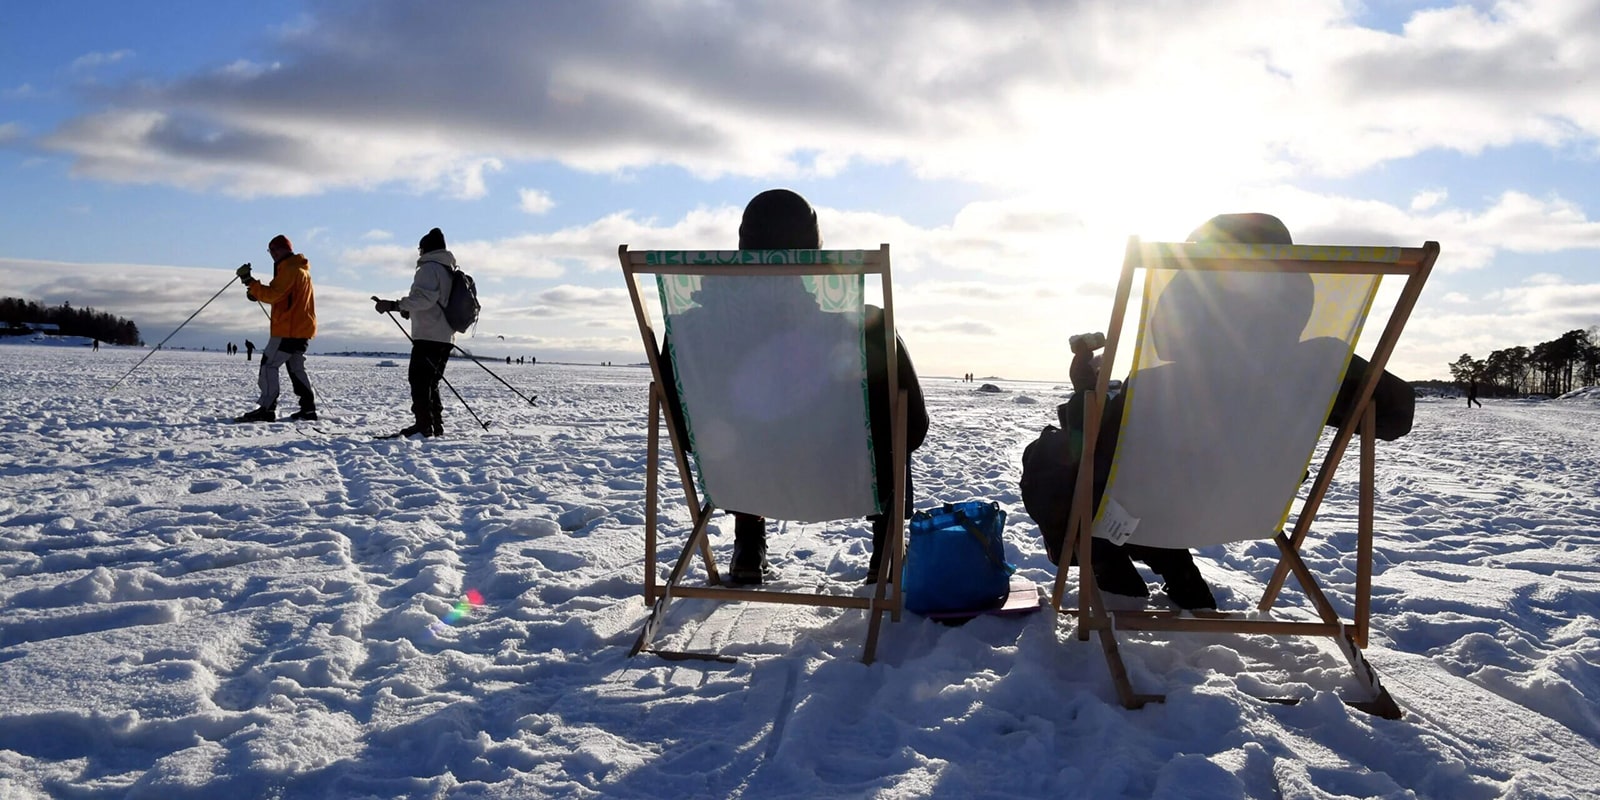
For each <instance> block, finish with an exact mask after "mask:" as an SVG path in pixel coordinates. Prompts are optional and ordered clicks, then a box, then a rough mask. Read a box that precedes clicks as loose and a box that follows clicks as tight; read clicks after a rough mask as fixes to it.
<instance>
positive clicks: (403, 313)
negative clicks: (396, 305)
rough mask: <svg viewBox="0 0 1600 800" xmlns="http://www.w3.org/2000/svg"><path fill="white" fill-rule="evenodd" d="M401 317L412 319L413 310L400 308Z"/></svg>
mask: <svg viewBox="0 0 1600 800" xmlns="http://www.w3.org/2000/svg"><path fill="white" fill-rule="evenodd" d="M400 318H401V319H411V312H410V311H407V310H405V309H403V308H402V309H400Z"/></svg>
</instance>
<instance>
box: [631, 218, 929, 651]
mask: <svg viewBox="0 0 1600 800" xmlns="http://www.w3.org/2000/svg"><path fill="white" fill-rule="evenodd" d="M742 252H745V251H738V250H722V251H650V250H629V249H628V246H627V245H625V244H624V245H621V246H620V247H618V248H617V257H618V259H619V260H620V261H621V262H622V274H623V277H624V279H625V280H626V281H627V284H628V294H629V296H630V297H631V298H632V300H633V312H634V316H635V318H636V319H637V320H638V323H639V334H640V336H641V337H642V339H643V341H644V349H645V355H646V357H647V359H648V360H649V363H650V375H651V383H650V396H649V401H648V403H649V416H648V421H647V425H648V429H649V432H648V438H647V445H646V447H647V450H646V456H645V458H646V467H645V515H644V516H645V523H644V538H645V542H644V546H645V564H644V601H645V603H646V604H648V605H650V614H649V616H648V617H647V618H646V620H645V623H644V627H643V630H641V631H640V633H639V637H638V639H637V640H636V641H635V642H634V644H633V648H632V649H631V650H630V651H629V653H628V654H629V655H630V656H633V655H637V654H638V653H641V652H650V653H654V654H656V655H658V656H661V657H663V658H669V659H707V660H716V661H734V660H735V659H733V658H731V657H728V656H723V655H718V654H714V653H688V652H677V651H664V650H658V649H653V648H652V647H651V640H652V639H653V638H654V637H655V635H656V634H657V632H658V631H659V628H660V626H661V625H662V623H663V622H664V621H665V618H666V614H667V609H668V606H669V604H670V603H671V601H672V600H674V599H676V598H680V597H699V598H705V599H710V600H715V601H718V602H733V601H743V602H758V603H780V604H792V605H810V606H822V607H832V608H859V609H863V610H865V611H866V612H867V616H868V626H867V639H866V644H865V647H864V649H863V653H862V659H861V660H862V661H863V662H865V663H868V664H870V663H872V661H873V659H874V658H875V657H876V651H877V645H878V636H879V630H880V627H881V623H882V620H883V615H884V614H886V613H887V614H889V616H890V619H891V620H893V621H897V622H898V621H899V619H900V614H901V611H902V610H903V608H904V600H903V598H902V594H901V587H900V568H901V565H902V564H903V563H904V560H905V523H906V520H905V501H904V499H903V498H904V497H905V492H906V480H905V476H906V447H905V445H906V413H907V396H906V392H905V391H904V390H902V389H901V388H900V386H899V377H898V376H899V370H898V369H895V367H894V365H895V364H896V363H897V357H898V353H897V351H896V341H895V335H894V332H895V327H894V294H893V291H892V288H891V284H892V280H891V274H890V268H889V245H887V244H884V245H880V246H879V248H878V249H877V250H865V251H843V252H846V253H848V254H849V257H848V258H843V259H838V260H840V261H848V262H851V263H847V264H840V263H822V262H823V261H824V259H823V258H820V257H819V258H817V259H815V260H814V261H813V263H788V264H760V263H753V262H751V261H748V260H746V259H744V258H743V257H742V256H741V253H742ZM795 252H803V251H795ZM816 252H818V253H825V252H828V251H816ZM835 252H839V251H835ZM665 253H671V254H673V255H674V256H675V255H679V254H682V255H687V256H691V258H687V259H678V258H672V257H660V256H658V254H665ZM685 261H692V262H693V263H684V262H685ZM666 262H673V263H666ZM641 275H759V276H767V275H877V276H880V278H881V281H882V291H883V322H884V326H883V328H884V339H885V342H884V347H885V353H887V355H888V361H887V363H888V365H889V370H888V391H889V396H890V397H891V398H893V399H894V402H893V403H891V404H890V425H891V426H892V431H891V433H892V438H891V442H892V446H893V449H894V459H893V461H894V465H893V470H894V472H893V475H892V479H893V481H894V490H895V491H894V498H895V499H894V502H892V503H890V505H892V506H893V508H890V509H885V510H884V513H886V514H888V515H889V516H890V527H889V535H888V537H887V538H886V540H885V542H884V547H885V548H886V549H885V552H884V553H883V556H882V561H881V564H880V565H879V572H878V575H879V576H880V577H879V580H878V582H877V584H876V586H875V587H874V591H873V593H872V595H871V596H869V597H858V596H853V595H838V594H827V593H820V592H785V591H780V590H774V589H754V588H738V587H730V586H723V585H721V584H722V579H721V574H720V573H719V572H718V570H717V564H716V559H715V558H713V556H712V553H711V545H710V542H709V539H708V536H707V533H706V528H707V524H708V523H709V522H710V520H711V516H712V513H713V512H714V511H716V508H715V507H713V506H712V505H711V503H710V502H709V501H706V502H702V501H701V500H700V499H699V493H698V492H697V491H696V489H695V482H694V477H693V476H694V472H693V470H691V469H690V465H689V454H688V451H687V450H686V445H687V443H688V441H689V440H688V434H687V432H685V431H682V430H679V429H678V426H677V424H676V423H675V422H674V420H673V419H672V415H671V414H670V413H665V412H666V408H667V406H666V396H665V394H664V393H663V391H664V390H663V389H662V387H663V386H667V385H671V381H672V376H670V375H663V374H662V372H661V369H662V363H661V357H660V353H661V342H660V341H659V340H658V338H657V336H656V333H655V329H654V327H653V326H652V325H651V322H650V315H649V314H648V313H647V311H646V308H645V305H644V300H643V299H642V297H641V296H640V292H639V281H638V277H639V276H641ZM663 426H664V427H665V428H666V429H667V438H668V441H669V443H670V444H671V447H672V453H673V457H674V460H675V463H676V464H677V468H678V475H679V479H680V482H681V483H682V486H683V493H684V501H685V503H686V504H687V505H688V508H689V518H690V521H691V526H690V530H689V533H688V536H687V538H686V540H685V541H684V545H683V550H682V552H681V553H680V554H679V556H678V559H677V561H676V562H675V563H674V564H673V566H672V569H671V571H670V572H669V573H668V575H667V577H666V580H665V581H661V580H660V576H659V574H658V573H659V567H658V566H657V550H658V547H659V536H660V514H659V506H660V488H661V470H660V460H661V428H662V427H663ZM878 477H879V480H883V479H884V476H881V475H880V476H878ZM696 553H698V554H699V556H700V559H701V561H702V562H703V563H704V565H705V570H706V584H705V585H700V586H697V585H688V584H686V583H684V579H685V577H686V576H687V574H688V571H689V567H690V564H691V562H692V561H693V556H694V554H696Z"/></svg>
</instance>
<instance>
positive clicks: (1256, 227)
mask: <svg viewBox="0 0 1600 800" xmlns="http://www.w3.org/2000/svg"><path fill="white" fill-rule="evenodd" d="M1189 241H1191V242H1232V243H1236V244H1294V237H1292V236H1290V235H1289V226H1287V225H1284V224H1283V220H1281V219H1278V218H1277V217H1274V216H1272V215H1271V214H1218V215H1216V216H1214V217H1212V218H1211V219H1208V220H1206V223H1205V224H1204V225H1201V226H1200V227H1198V228H1195V229H1194V232H1193V233H1191V234H1189Z"/></svg>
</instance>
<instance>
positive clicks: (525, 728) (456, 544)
mask: <svg viewBox="0 0 1600 800" xmlns="http://www.w3.org/2000/svg"><path fill="white" fill-rule="evenodd" d="M146 352H147V351H143V350H134V349H123V348H112V347H102V349H101V351H100V352H98V353H92V352H89V351H88V350H87V349H86V348H71V349H69V348H40V347H28V346H21V345H0V485H3V490H0V797H3V798H32V797H70V798H100V797H104V798H113V797H115V798H121V797H135V798H142V797H148V798H217V797H226V798H255V797H274V798H312V797H384V798H388V797H507V798H509V797H544V796H557V797H639V798H646V797H763V798H764V797H841V798H844V797H850V798H854V797H864V796H883V797H907V796H936V797H951V798H968V797H1050V798H1067V797H1083V798H1119V797H1128V798H1136V797H1137V798H1144V797H1164V798H1237V797H1249V798H1280V797H1281V798H1307V799H1313V798H1315V799H1317V800H1322V799H1325V798H1345V797H1380V798H1405V797H1427V798H1493V797H1550V798H1556V797H1561V798H1567V797H1584V796H1589V797H1593V796H1595V794H1594V793H1595V792H1596V791H1597V790H1596V787H1597V786H1600V751H1597V749H1596V745H1597V744H1600V707H1597V704H1596V700H1595V698H1597V697H1600V666H1597V665H1600V639H1597V637H1596V632H1597V630H1600V500H1597V498H1596V484H1597V478H1600V400H1597V398H1596V397H1595V396H1594V394H1593V393H1589V394H1587V395H1579V396H1575V397H1572V398H1570V399H1563V400H1557V401H1550V402H1543V403H1529V402H1497V401H1495V400H1488V401H1486V402H1485V407H1484V408H1483V409H1481V410H1472V411H1469V410H1467V409H1466V408H1465V407H1464V403H1463V402H1462V401H1460V400H1451V401H1448V402H1447V401H1443V400H1440V401H1423V402H1422V403H1421V404H1420V406H1419V408H1418V420H1417V425H1416V430H1415V432H1414V433H1413V434H1412V435H1411V436H1410V437H1408V438H1405V439H1402V440H1401V441H1399V442H1394V443H1380V445H1379V447H1380V450H1379V462H1380V463H1379V472H1378V478H1379V482H1380V488H1379V493H1378V509H1377V522H1378V524H1377V528H1378V531H1379V537H1378V547H1377V550H1378V554H1377V566H1376V576H1375V579H1374V600H1373V609H1374V614H1375V626H1374V634H1373V644H1372V646H1371V647H1370V648H1369V650H1368V656H1369V658H1370V659H1371V661H1372V663H1373V664H1374V666H1376V667H1377V669H1378V670H1379V672H1380V674H1382V676H1383V677H1384V679H1385V681H1386V683H1387V684H1388V686H1389V687H1390V689H1391V691H1392V692H1393V693H1394V695H1395V697H1396V699H1397V700H1398V701H1399V702H1400V704H1401V706H1402V707H1403V708H1404V710H1405V712H1406V716H1405V717H1404V718H1403V719H1401V720H1398V721H1389V720H1383V719H1378V718H1375V717H1371V716H1367V715H1365V714H1363V713H1361V712H1359V711H1354V710H1352V709H1350V708H1349V707H1347V706H1345V705H1344V704H1343V703H1341V702H1340V700H1339V699H1338V694H1339V693H1340V692H1344V691H1348V690H1349V688H1350V686H1349V684H1350V681H1349V679H1348V678H1347V677H1346V675H1347V672H1348V670H1347V669H1346V668H1345V667H1344V665H1343V663H1342V661H1340V659H1339V658H1338V657H1337V656H1336V655H1335V654H1334V653H1333V651H1332V649H1331V647H1329V646H1327V645H1324V644H1319V643H1316V642H1314V641H1311V640H1293V641H1288V642H1285V641H1284V640H1279V639H1258V638H1245V637H1207V636H1177V637H1174V636H1170V635H1165V636H1157V635H1153V634H1152V635H1139V636H1130V637H1126V639H1125V644H1124V647H1123V651H1124V654H1125V656H1126V657H1127V659H1128V663H1129V668H1130V671H1131V672H1132V674H1133V678H1134V680H1135V682H1136V685H1138V686H1140V688H1143V689H1146V690H1155V689H1158V688H1165V689H1166V690H1167V691H1168V692H1169V693H1170V694H1169V699H1168V702H1166V703H1165V704H1162V705H1153V706H1150V707H1148V708H1146V709H1143V710H1140V711H1127V710H1124V709H1123V708H1122V707H1121V706H1119V705H1118V704H1117V703H1116V702H1115V698H1114V693H1113V690H1112V684H1111V681H1110V679H1109V677H1108V674H1107V671H1106V667H1105V663H1104V660H1103V658H1102V656H1101V653H1100V648H1099V645H1098V644H1097V643H1096V642H1094V641H1093V640H1091V641H1090V642H1079V641H1078V640H1077V638H1076V636H1075V635H1074V633H1073V630H1072V628H1071V625H1070V623H1069V622H1068V621H1066V620H1059V619H1057V618H1056V617H1055V616H1054V615H1052V614H1051V613H1049V612H1048V611H1046V612H1042V613H1038V614H1033V615H1030V616H1025V617H1021V618H1009V619H1007V618H997V617H985V618H980V619H978V620H976V621H974V622H972V623H970V624H967V625H965V626H961V627H948V626H944V625H940V624H936V623H933V622H930V621H926V620H923V619H920V618H918V617H916V616H914V615H908V616H907V617H906V618H905V619H904V620H903V621H901V622H899V623H894V624H887V623H886V625H885V632H884V638H883V641H882V643H881V646H880V648H879V655H880V660H879V661H878V663H876V664H873V665H872V666H865V665H863V664H861V663H860V662H859V660H858V659H859V656H860V652H861V641H862V637H863V635H864V632H865V622H864V618H863V616H862V615H861V614H860V612H847V611H838V610H821V609H813V608H802V607H791V606H770V605H742V604H729V605H723V606H719V607H716V608H715V609H714V610H713V608H712V607H711V606H710V605H708V604H705V603H702V602H700V601H682V603H683V605H682V606H681V607H680V608H678V610H676V611H675V612H674V613H673V614H672V615H671V616H670V618H669V625H668V628H667V630H666V633H665V639H666V641H665V642H664V644H665V645H668V646H674V647H680V648H685V649H706V650H710V649H715V650H720V651H722V652H724V653H727V654H729V655H733V656H736V657H738V659H739V661H738V662H737V663H733V664H723V663H713V662H668V661H664V660H661V659H659V658H656V657H653V656H648V655H647V656H641V657H637V658H632V659H630V658H628V657H627V650H628V646H629V644H631V642H632V640H633V637H634V635H635V634H636V632H637V630H638V628H639V626H640V623H641V622H642V620H643V619H644V615H645V607H644V605H643V602H642V600H641V597H640V593H639V585H640V580H641V575H642V562H641V555H642V543H641V531H642V526H643V520H644V508H643V494H644V471H645V431H644V410H645V406H644V400H645V390H646V384H647V380H648V378H647V372H646V371H645V370H642V369H638V368H626V367H612V368H604V367H579V366H545V365H540V366H537V367H535V366H515V365H513V366H506V365H503V364H490V365H489V366H490V367H491V368H492V369H494V370H495V371H496V372H497V373H499V374H500V375H501V376H503V377H505V378H506V379H507V380H509V381H511V382H512V383H513V384H514V385H516V386H517V387H518V388H520V389H521V390H522V391H523V392H525V393H534V392H536V393H537V394H538V398H539V399H538V405H537V406H533V407H530V406H527V405H526V404H524V403H522V401H520V400H519V399H518V398H517V397H516V396H515V395H514V394H513V393H512V392H510V391H509V390H507V389H506V388H505V387H504V386H502V385H500V384H499V383H498V382H496V381H495V380H494V378H492V377H491V376H490V375H489V374H487V373H486V372H484V371H483V370H481V369H479V368H477V367H476V366H474V365H472V364H470V363H467V362H461V361H456V362H453V363H452V364H451V367H450V371H449V373H448V374H447V377H448V378H449V379H450V380H451V382H452V383H454V384H455V386H456V388H457V389H459V390H460V391H461V394H462V395H463V396H465V397H466V399H467V401H468V402H469V403H471V404H472V407H473V408H474V409H475V410H476V411H477V412H478V413H479V414H480V415H482V416H483V417H484V419H485V420H487V421H488V422H489V423H490V427H489V429H488V430H487V431H484V430H481V429H479V428H478V427H477V426H476V424H475V423H473V421H472V420H471V418H470V417H469V416H468V415H467V414H466V413H465V412H464V411H463V410H462V409H461V408H460V406H459V404H457V403H456V401H455V399H454V398H449V397H447V398H446V402H447V410H446V415H447V430H448V434H449V435H448V436H447V437H446V438H444V439H441V440H432V441H408V440H399V441H372V440H371V439H370V438H369V434H370V433H373V432H386V431H391V430H395V429H398V428H399V427H400V426H401V425H403V424H405V422H406V421H407V420H406V416H407V413H406V411H405V410H404V409H405V406H406V400H405V396H406V387H405V371H404V370H403V369H394V368H383V367H380V366H378V365H377V362H378V360H379V359H376V358H356V357H317V356H313V357H312V358H311V359H310V362H309V368H310V371H311V374H312V378H313V381H314V383H315V385H316V386H317V388H318V389H319V390H320V392H321V394H322V410H323V412H324V419H323V421H322V422H320V423H317V424H300V425H296V424H293V423H279V424H273V425H230V424H223V423H222V422H221V420H223V419H225V418H229V417H232V416H233V415H235V414H238V413H240V412H243V411H246V410H248V409H249V408H251V407H252V406H253V402H252V401H253V399H254V367H255V364H254V363H246V362H245V360H244V359H243V358H241V357H238V356H233V357H229V356H226V355H223V354H221V353H194V352H166V351H163V352H160V353H157V354H156V355H155V356H153V357H152V358H150V359H149V361H148V362H147V363H146V364H145V365H144V366H143V367H142V368H140V370H139V371H138V372H136V373H135V374H134V375H133V377H130V378H129V379H128V380H127V382H126V383H124V385H123V386H122V387H120V388H118V389H117V390H116V391H114V392H109V393H108V392H107V388H108V387H109V386H110V385H111V384H112V383H113V382H114V381H115V380H116V379H117V378H118V377H119V376H121V375H122V374H123V373H124V372H125V371H126V370H127V369H128V368H129V367H131V366H132V365H133V364H134V362H136V361H137V360H138V359H139V358H141V357H143V356H144V355H145V354H146ZM990 382H992V383H996V384H997V385H999V386H1000V388H1002V389H1004V390H1005V391H1003V392H999V393H984V392H979V391H977V390H976V389H977V387H978V386H979V385H980V384H979V383H973V384H967V383H961V382H958V381H955V380H948V379H934V378H928V379H925V388H926V391H927V394H928V400H929V405H930V412H931V415H932V417H933V429H932V431H931V432H930V435H929V439H928V444H927V446H925V447H923V448H922V449H921V450H919V451H918V452H917V453H915V461H914V465H915V466H914V469H915V474H916V480H917V485H918V487H917V488H918V505H919V506H922V507H926V506H929V505H932V504H934V503H935V502H938V501H954V500H963V499H969V498H984V499H993V500H997V501H999V502H1000V503H1001V504H1002V505H1003V506H1004V507H1005V508H1007V509H1008V510H1009V511H1010V512H1011V517H1010V520H1009V523H1008V526H1007V529H1006V536H1007V541H1008V547H1009V548H1010V551H1011V556H1012V558H1013V560H1015V561H1016V562H1017V563H1018V564H1019V565H1020V567H1021V572H1020V574H1022V575H1024V576H1026V577H1028V578H1031V579H1034V580H1036V581H1039V582H1041V583H1045V582H1048V581H1049V580H1050V578H1051V575H1052V573H1051V571H1050V569H1049V566H1048V565H1047V563H1046V560H1045V556H1044V553H1043V548H1042V546H1041V544H1040V542H1039V540H1038V537H1037V532H1036V530H1035V528H1034V527H1033V525H1032V523H1031V521H1030V520H1029V519H1028V517H1027V516H1026V514H1025V513H1024V512H1023V511H1022V506H1021V501H1020V498H1019V497H1018V492H1017V478H1018V474H1019V470H1020V467H1019V455H1020V453H1021V449H1022V447H1023V446H1024V445H1025V444H1026V443H1027V442H1028V441H1029V440H1031V439H1032V437H1033V435H1034V434H1035V433H1037V431H1038V429H1039V428H1040V427H1041V426H1043V425H1044V424H1046V423H1047V422H1049V421H1050V420H1051V419H1052V417H1053V406H1054V404H1055V403H1056V402H1058V401H1059V400H1060V399H1061V397H1062V396H1063V393H1064V392H1063V390H1062V389H1061V388H1060V387H1058V386H1051V385H1048V384H1027V383H1011V382H1005V381H990ZM980 383H981V382H980ZM285 384H286V385H287V382H285ZM286 401H287V402H288V403H289V404H290V405H292V402H293V401H292V397H290V396H286ZM1352 463H1353V462H1352ZM666 477H667V480H668V483H669V486H668V488H669V493H668V498H667V499H668V500H669V501H670V502H669V505H667V506H666V513H667V517H666V519H667V522H666V526H667V528H668V530H669V532H671V533H673V534H675V535H676V534H679V533H681V532H682V530H683V527H684V525H685V524H686V521H687V519H688V516H687V513H686V511H685V509H684V508H683V506H682V502H681V496H676V497H674V496H673V495H672V493H671V490H673V489H675V487H676V486H677V483H676V480H677V478H676V473H675V471H674V470H672V469H670V467H669V468H668V469H667V472H666ZM1353 497H1354V495H1353V485H1352V483H1351V482H1350V481H1349V480H1341V481H1338V482H1336V483H1335V485H1334V490H1333V493H1332V495H1331V497H1330V500H1329V502H1328V504H1327V505H1326V506H1325V507H1324V511H1323V514H1322V515H1321V519H1320V523H1319V525H1318V527H1317V528H1316V530H1315V532H1314V534H1313V538H1312V541H1311V542H1310V543H1309V546H1308V549H1307V559H1308V561H1309V562H1310V564H1311V566H1312V568H1313V569H1314V570H1316V571H1317V572H1318V573H1319V574H1325V575H1330V576H1331V579H1330V583H1329V584H1328V588H1329V589H1330V590H1331V591H1332V593H1333V598H1334V601H1335V603H1336V604H1339V605H1340V606H1341V607H1348V602H1349V598H1350V594H1349V592H1350V588H1351V585H1352V584H1353V580H1354V578H1353V575H1354V572H1353V563H1354V562H1353V561H1352V558H1351V555H1350V553H1351V550H1352V549H1353V542H1354V539H1355V533H1354V531H1355V519H1354V506H1353ZM718 524H719V525H720V530H719V531H718V532H717V533H715V534H714V536H713V543H714V546H715V547H716V548H717V549H718V551H719V553H720V554H721V555H722V556H723V557H726V553H727V550H728V549H729V548H730V547H731V535H732V534H731V525H729V524H727V523H726V522H725V521H724V522H719V523H718ZM771 542H772V546H773V560H774V563H775V566H776V567H777V568H778V569H779V570H780V571H781V572H782V573H783V580H785V581H789V582H794V583H799V582H805V583H807V584H810V585H816V586H820V587H822V588H823V589H825V590H832V591H838V592H864V591H865V589H864V588H863V587H861V585H860V580H861V577H862V576H863V574H864V573H865V568H866V559H867V553H868V549H869V543H868V537H867V535H866V529H865V526H864V524H862V523H854V522H851V523H846V522H840V523H833V524H827V525H790V526H788V527H786V528H785V529H784V530H782V531H781V532H777V533H774V534H773V536H772V537H771ZM675 552H676V551H675V547H674V546H670V545H669V546H667V547H665V548H664V555H666V556H668V557H671V556H673V555H675ZM1273 555H1274V548H1273V547H1272V546H1271V545H1270V544H1268V543H1265V542H1260V543H1250V544H1241V545H1234V546H1229V547H1226V548H1210V549H1207V550H1204V551H1201V567H1202V569H1203V570H1204V571H1205V573H1206V574H1207V576H1208V577H1209V578H1211V579H1212V581H1213V583H1214V584H1215V585H1216V587H1217V590H1218V595H1219V599H1220V600H1221V601H1222V604H1223V606H1224V607H1225V608H1232V609H1246V608H1249V607H1251V606H1252V604H1253V602H1254V601H1255V599H1256V598H1257V597H1258V596H1259V592H1260V586H1261V584H1262V582H1263V581H1264V580H1265V579H1266V578H1267V577H1268V576H1269V575H1270V571H1271V567H1272V565H1273V563H1274V562H1273V558H1272V557H1273ZM1290 585H1291V586H1293V585H1294V584H1293V582H1291V584H1290ZM469 597H470V598H472V599H470V600H469V599H468V598H469ZM1298 597H1299V595H1298V594H1297V593H1293V592H1291V593H1289V597H1288V599H1290V600H1296V599H1298ZM474 600H476V601H477V602H473V601H474ZM1248 693H1257V694H1260V693H1270V694H1291V695H1297V696H1302V697H1304V698H1306V699H1305V700H1304V701H1303V702H1301V703H1299V704H1297V705H1278V704H1271V703H1264V702H1261V701H1258V700H1255V699H1252V698H1251V697H1250V696H1249V694H1248Z"/></svg>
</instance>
